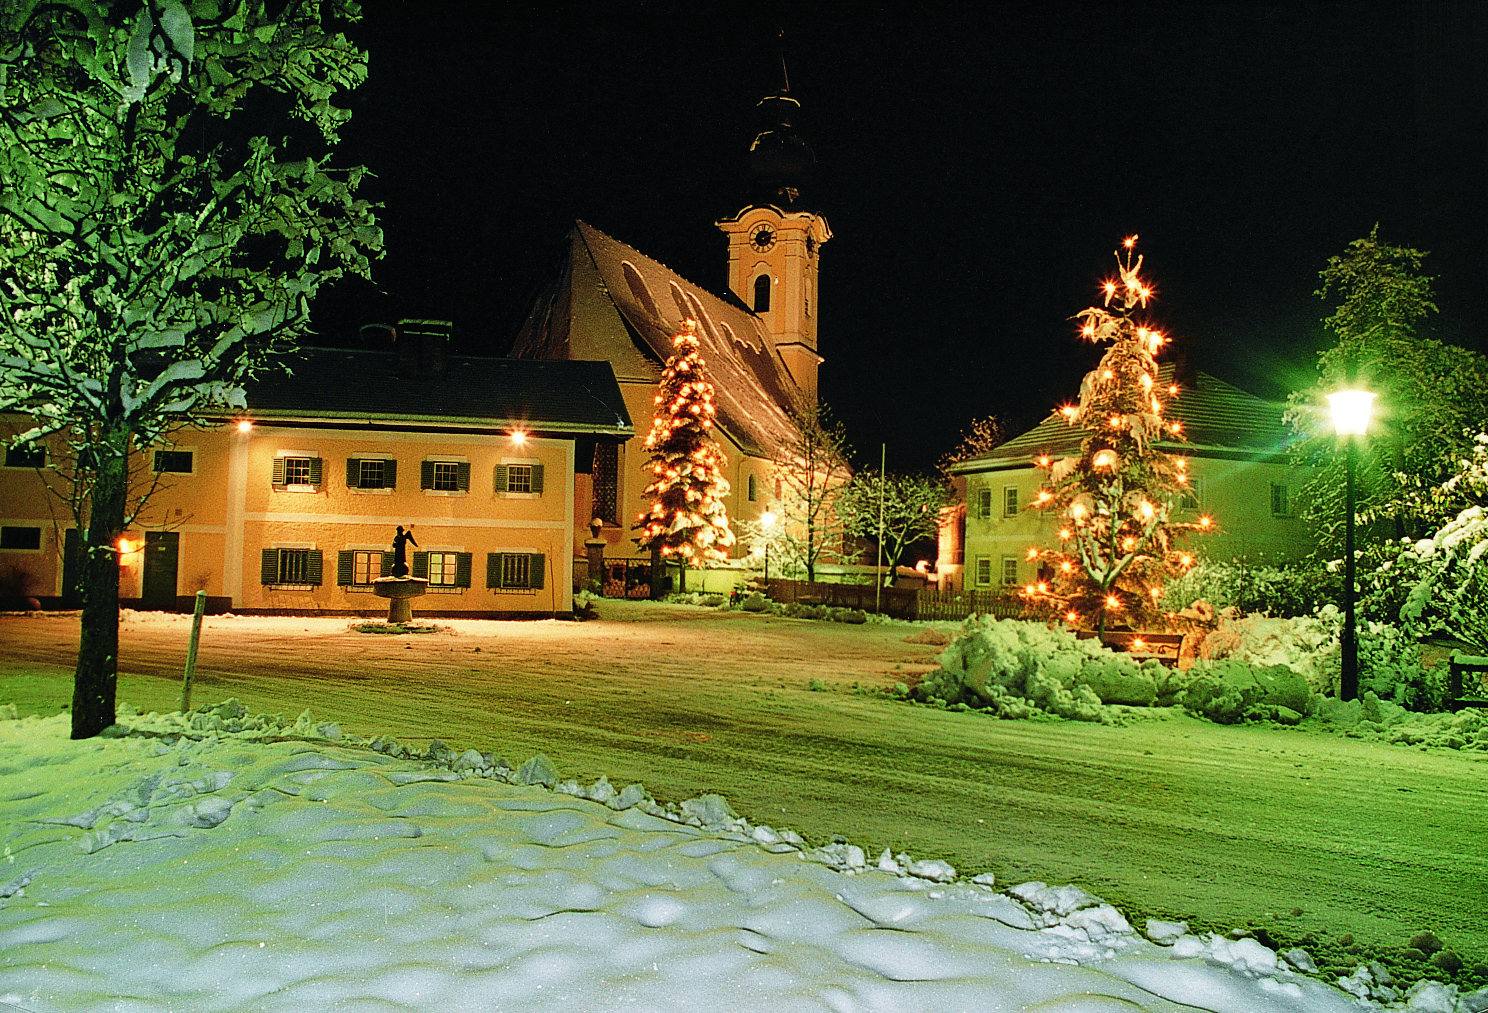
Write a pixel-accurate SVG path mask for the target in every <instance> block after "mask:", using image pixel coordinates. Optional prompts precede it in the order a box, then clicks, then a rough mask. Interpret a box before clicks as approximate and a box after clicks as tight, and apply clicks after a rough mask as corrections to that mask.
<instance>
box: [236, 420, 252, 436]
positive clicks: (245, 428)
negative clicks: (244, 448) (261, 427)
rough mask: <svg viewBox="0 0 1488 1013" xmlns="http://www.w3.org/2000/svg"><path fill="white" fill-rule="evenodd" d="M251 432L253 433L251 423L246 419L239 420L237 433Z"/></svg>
mask: <svg viewBox="0 0 1488 1013" xmlns="http://www.w3.org/2000/svg"><path fill="white" fill-rule="evenodd" d="M252 431H253V423H252V422H249V421H248V420H247V419H240V420H239V421H238V432H240V433H247V432H252Z"/></svg>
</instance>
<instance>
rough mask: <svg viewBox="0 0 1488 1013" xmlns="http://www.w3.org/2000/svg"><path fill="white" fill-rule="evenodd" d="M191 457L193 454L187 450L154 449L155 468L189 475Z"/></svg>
mask: <svg viewBox="0 0 1488 1013" xmlns="http://www.w3.org/2000/svg"><path fill="white" fill-rule="evenodd" d="M193 457H194V455H193V454H192V452H191V451H189V450H157V451H155V470H156V471H167V472H171V473H173V474H177V475H189V474H191V468H192V459H193Z"/></svg>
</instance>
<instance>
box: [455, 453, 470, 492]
mask: <svg viewBox="0 0 1488 1013" xmlns="http://www.w3.org/2000/svg"><path fill="white" fill-rule="evenodd" d="M455 488H456V489H459V490H461V491H462V492H466V491H469V489H470V462H469V461H461V462H460V463H459V464H457V465H455Z"/></svg>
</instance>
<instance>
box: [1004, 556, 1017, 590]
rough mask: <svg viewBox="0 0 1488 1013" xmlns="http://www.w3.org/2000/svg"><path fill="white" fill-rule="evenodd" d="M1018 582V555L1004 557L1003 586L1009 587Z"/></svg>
mask: <svg viewBox="0 0 1488 1013" xmlns="http://www.w3.org/2000/svg"><path fill="white" fill-rule="evenodd" d="M1017 583H1018V557H1017V556H1003V557H1002V586H1003V587H1008V586H1009V585H1014V584H1017Z"/></svg>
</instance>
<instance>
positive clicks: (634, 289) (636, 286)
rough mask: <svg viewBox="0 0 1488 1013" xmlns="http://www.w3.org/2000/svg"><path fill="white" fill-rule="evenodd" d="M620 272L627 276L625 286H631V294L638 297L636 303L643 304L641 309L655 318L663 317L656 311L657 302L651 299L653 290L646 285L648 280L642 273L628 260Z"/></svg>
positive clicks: (622, 264) (623, 262)
mask: <svg viewBox="0 0 1488 1013" xmlns="http://www.w3.org/2000/svg"><path fill="white" fill-rule="evenodd" d="M620 271H621V273H622V274H624V275H625V284H627V285H629V286H630V294H631V295H633V296H635V297H636V302H638V303H640V304H641V308H642V309H644V310H645V311H646V312H647V313H649V314H651V315H652V316H653V317H659V316H661V314H660V313H658V312H657V311H656V301H655V300H654V299H652V298H651V289H650V288H649V287H648V286H647V285H646V279H645V278H642V277H641V272H640V271H637V270H636V268H635V265H634V264H632V263H631V262H630V261H628V260H622V261H621V262H620Z"/></svg>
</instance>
